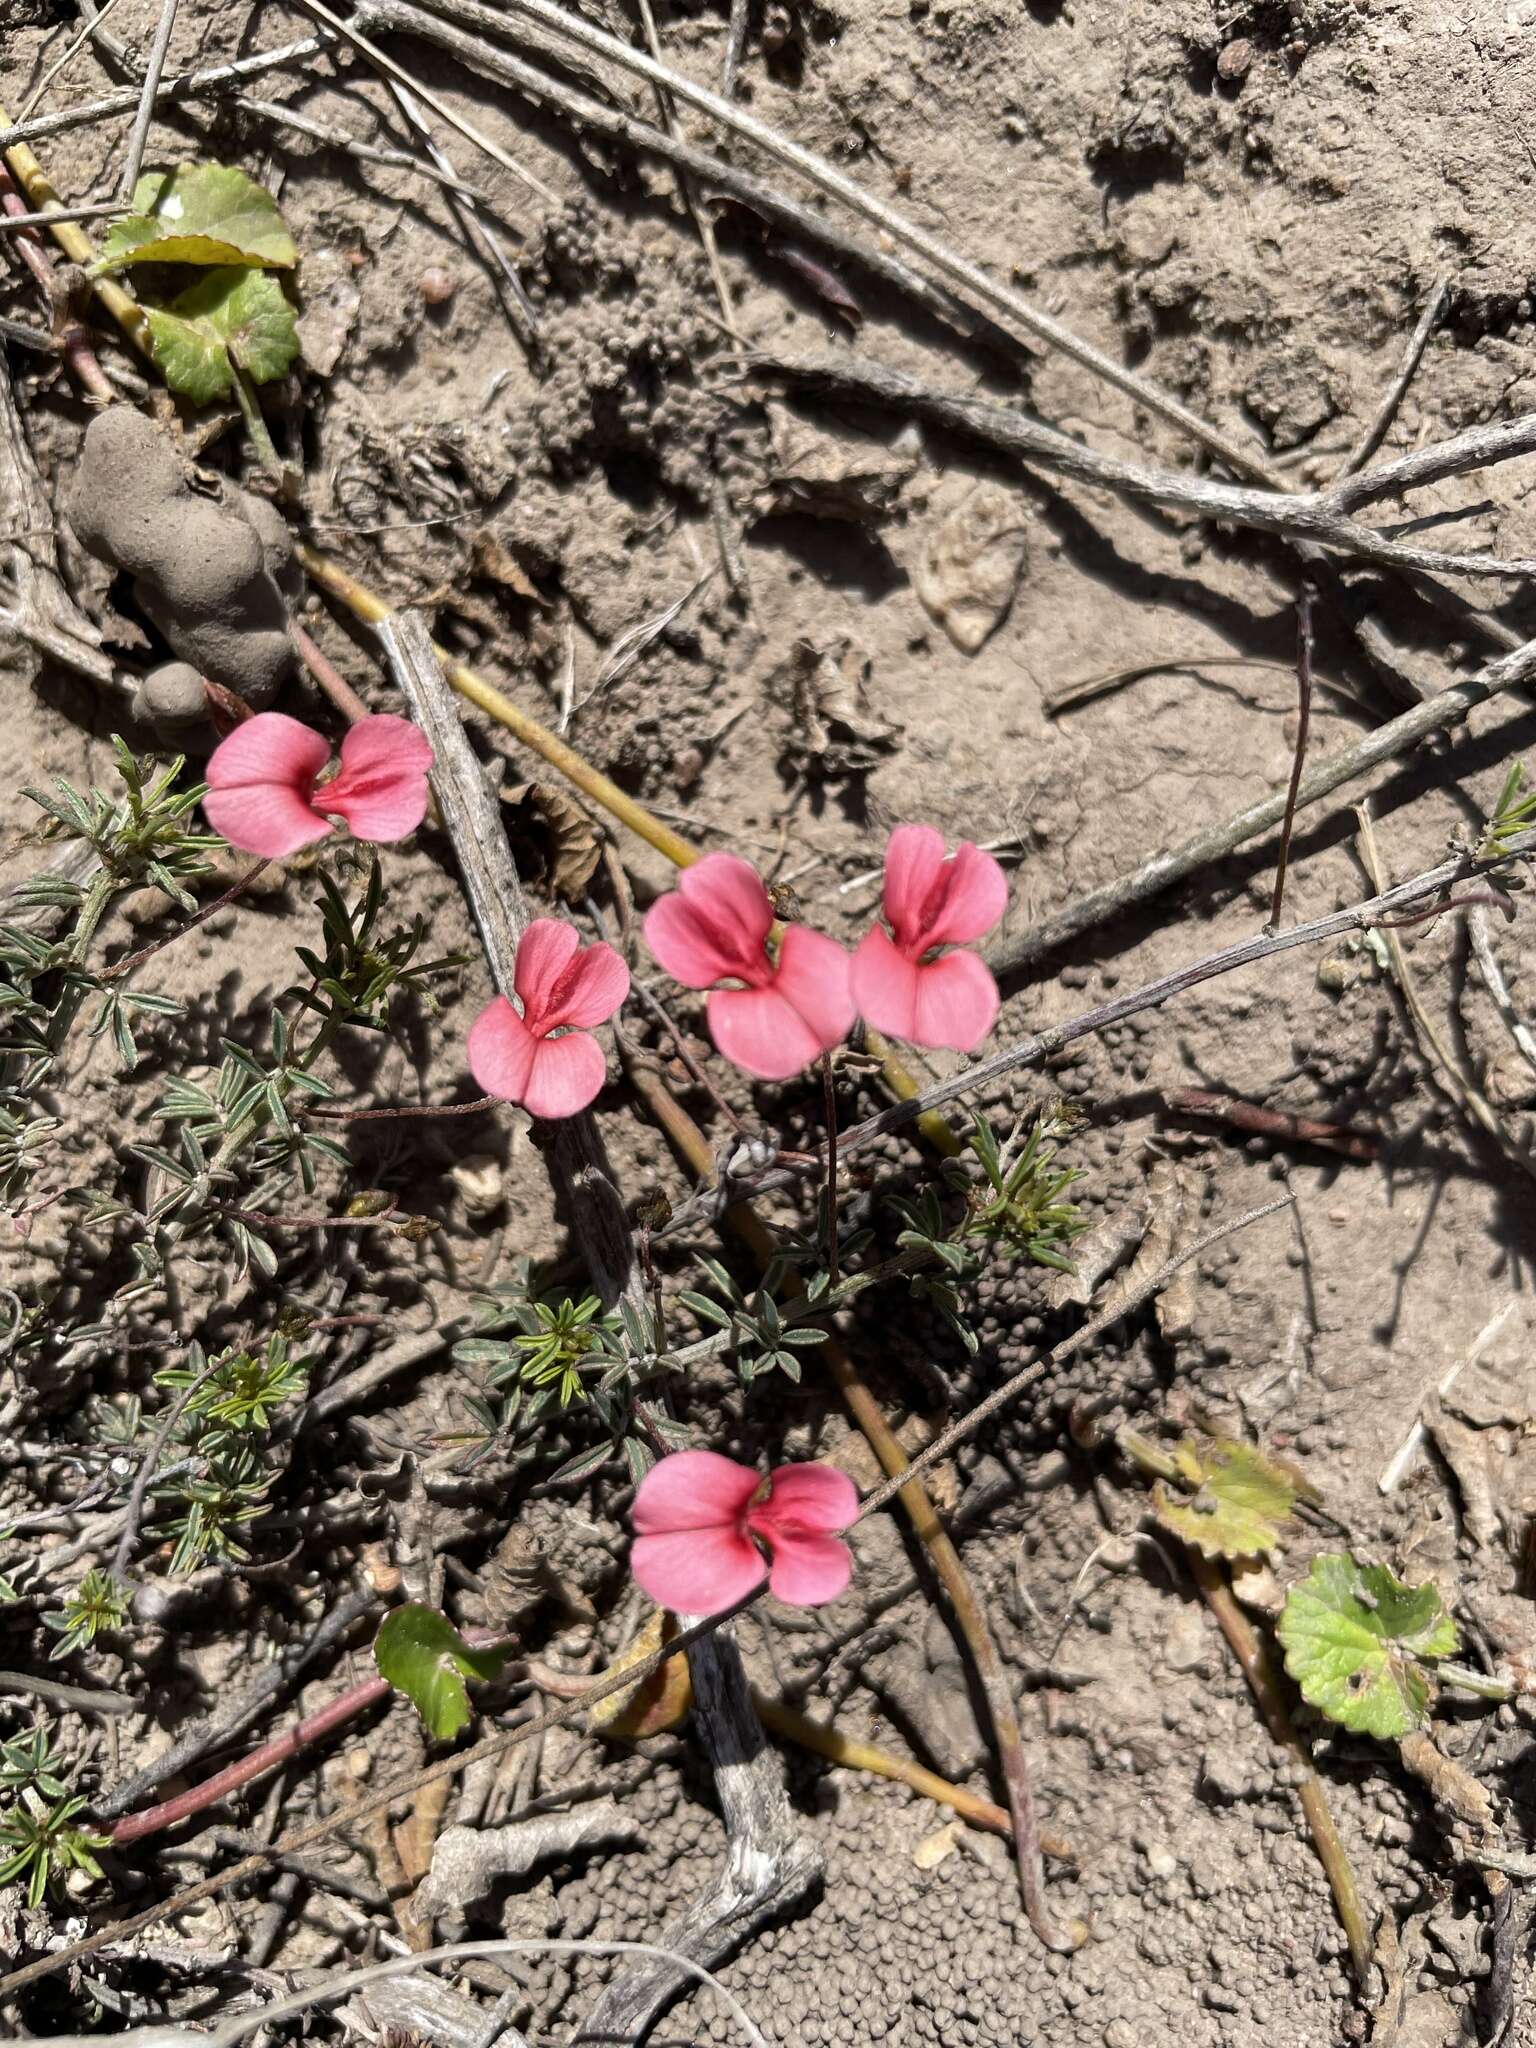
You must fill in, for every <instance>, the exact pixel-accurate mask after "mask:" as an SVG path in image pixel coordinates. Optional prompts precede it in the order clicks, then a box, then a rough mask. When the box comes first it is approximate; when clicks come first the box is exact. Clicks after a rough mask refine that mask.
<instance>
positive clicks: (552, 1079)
mask: <svg viewBox="0 0 1536 2048" xmlns="http://www.w3.org/2000/svg"><path fill="white" fill-rule="evenodd" d="M607 1073H608V1065H607V1062H606V1061H605V1060H604V1058H603V1048H602V1047H601V1046H600V1045H599V1044H598V1042H597V1040H596V1039H595V1038H593V1037H591V1036H590V1035H589V1034H588V1033H587V1032H585V1031H568V1032H567V1033H566V1035H565V1036H564V1038H536V1039H535V1040H534V1041H533V1068H532V1071H531V1072H530V1074H529V1076H528V1085H527V1087H526V1088H525V1089H524V1090H523V1107H524V1109H526V1110H527V1112H528V1114H529V1115H530V1116H542V1117H548V1118H551V1119H553V1118H555V1117H562V1116H576V1115H578V1114H579V1113H580V1111H582V1110H584V1109H585V1108H586V1106H587V1104H588V1103H589V1102H594V1101H596V1099H597V1097H598V1095H599V1094H600V1093H601V1092H602V1086H603V1082H604V1080H605V1079H606V1077H607Z"/></svg>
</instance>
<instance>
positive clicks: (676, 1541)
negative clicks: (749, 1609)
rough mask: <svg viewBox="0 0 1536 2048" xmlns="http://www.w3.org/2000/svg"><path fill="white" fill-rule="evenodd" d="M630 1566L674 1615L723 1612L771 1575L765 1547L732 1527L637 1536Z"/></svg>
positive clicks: (647, 1591) (648, 1593)
mask: <svg viewBox="0 0 1536 2048" xmlns="http://www.w3.org/2000/svg"><path fill="white" fill-rule="evenodd" d="M685 1455H686V1454H685ZM661 1462H662V1464H664V1465H667V1464H670V1463H671V1462H672V1461H671V1459H670V1458H663V1459H662V1461H661ZM653 1469H654V1468H653ZM821 1540H822V1541H823V1542H827V1541H829V1540H831V1539H829V1538H826V1537H823V1538H822V1539H821ZM629 1565H630V1570H631V1571H632V1572H633V1573H634V1575H635V1583H636V1585H638V1586H639V1588H640V1590H641V1592H642V1593H644V1594H645V1595H646V1596H647V1598H648V1599H651V1600H654V1601H655V1602H656V1605H657V1606H658V1607H666V1608H669V1609H670V1610H671V1612H672V1613H673V1614H723V1613H724V1612H725V1610H726V1609H727V1608H728V1607H734V1606H735V1605H736V1602H737V1601H738V1600H744V1599H745V1598H746V1596H747V1594H748V1593H750V1592H752V1591H753V1589H754V1588H755V1587H757V1586H760V1585H761V1584H762V1583H763V1580H764V1579H765V1578H766V1577H767V1576H768V1566H767V1564H766V1563H765V1562H764V1560H763V1557H762V1554H761V1552H759V1551H758V1549H757V1548H756V1546H755V1545H754V1544H753V1543H752V1542H750V1541H749V1539H748V1538H747V1537H745V1536H740V1535H738V1534H737V1533H736V1532H735V1531H734V1530H732V1529H710V1530H708V1531H707V1532H705V1533H703V1534H701V1533H700V1532H699V1531H697V1530H694V1529H687V1530H680V1531H678V1532H677V1533H676V1534H675V1535H666V1536H641V1537H638V1538H637V1539H636V1541H635V1543H634V1544H633V1546H632V1547H631V1549H630V1553H629Z"/></svg>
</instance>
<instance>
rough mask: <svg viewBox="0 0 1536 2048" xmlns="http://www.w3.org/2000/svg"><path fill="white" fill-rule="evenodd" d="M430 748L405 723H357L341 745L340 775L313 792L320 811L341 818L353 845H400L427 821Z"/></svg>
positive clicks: (388, 716) (383, 718)
mask: <svg viewBox="0 0 1536 2048" xmlns="http://www.w3.org/2000/svg"><path fill="white" fill-rule="evenodd" d="M431 766H432V747H431V743H430V742H429V741H428V739H427V736H426V734H425V733H424V732H423V731H422V730H421V728H420V727H419V726H415V725H412V723H411V721H410V720H409V719H408V718H396V717H395V715H394V713H393V712H390V711H381V712H379V713H378V714H377V715H376V716H375V717H372V718H362V719H359V720H358V722H357V724H356V725H354V726H352V727H350V728H349V730H348V732H347V736H346V738H345V739H344V740H343V741H342V743H341V773H340V774H339V775H338V776H337V777H336V779H335V780H334V781H333V782H327V783H325V784H323V785H322V787H321V788H319V789H318V790H316V792H315V803H316V806H317V808H318V809H320V810H323V811H327V812H330V813H332V814H334V815H335V816H336V817H339V818H345V819H346V821H347V828H348V830H349V831H350V832H351V834H352V836H353V838H354V839H368V840H379V841H388V840H394V839H404V838H405V836H406V834H407V833H409V832H414V831H415V830H416V827H417V826H418V825H419V824H420V823H421V821H422V819H423V818H424V817H425V816H426V815H427V770H428V769H429V768H430V767H431Z"/></svg>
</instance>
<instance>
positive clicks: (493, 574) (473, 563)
mask: <svg viewBox="0 0 1536 2048" xmlns="http://www.w3.org/2000/svg"><path fill="white" fill-rule="evenodd" d="M469 570H470V574H471V575H472V576H482V577H484V578H485V579H486V580H487V581H488V582H491V583H499V584H500V585H501V586H502V588H503V589H504V590H510V591H511V592H512V594H513V595H514V596H515V597H525V598H527V600H528V602H529V603H530V604H536V605H538V606H540V607H541V608H542V609H543V610H544V611H548V609H549V599H548V598H547V597H546V596H545V595H544V593H543V592H542V591H541V590H540V589H539V587H538V585H537V584H536V583H535V582H534V581H533V580H532V578H531V577H530V576H529V574H528V572H527V570H526V569H525V568H524V567H523V565H522V563H521V562H519V560H518V559H517V557H516V555H514V554H513V552H512V550H511V549H510V548H509V547H508V546H507V545H506V544H505V542H503V541H500V540H498V539H497V538H496V535H495V534H494V533H492V531H491V529H490V528H489V527H488V526H482V527H481V529H480V531H479V532H478V533H477V534H475V536H474V537H473V539H472V540H471V541H470V544H469Z"/></svg>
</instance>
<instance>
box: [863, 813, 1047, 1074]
mask: <svg viewBox="0 0 1536 2048" xmlns="http://www.w3.org/2000/svg"><path fill="white" fill-rule="evenodd" d="M1007 907H1008V881H1007V877H1006V876H1005V875H1004V873H1003V871H1002V869H1001V868H1000V867H999V866H998V864H997V862H996V861H995V860H994V859H993V858H992V856H991V854H989V853H983V852H982V851H981V849H980V847H978V846H973V845H972V844H971V842H970V841H969V840H968V839H967V840H962V842H961V843H960V845H959V846H957V847H956V848H955V850H954V852H953V853H952V854H950V855H949V856H948V857H947V858H946V856H945V852H944V835H943V833H942V832H936V831H935V830H934V829H933V827H932V826H931V825H898V826H897V827H896V830H895V831H894V832H893V833H892V834H891V837H890V843H889V844H888V846H887V847H886V850H885V900H884V910H885V921H886V923H887V924H888V925H889V926H890V932H889V934H887V933H886V932H885V930H884V929H883V928H882V927H881V926H880V925H878V924H877V925H875V926H874V927H873V928H872V929H871V930H870V931H867V932H866V933H865V934H864V937H863V938H862V939H861V940H860V941H859V944H858V947H857V949H856V950H855V952H854V956H853V971H852V986H853V998H854V1001H855V1003H856V1004H857V1006H858V1011H859V1015H860V1016H861V1017H863V1019H864V1021H865V1022H866V1023H867V1024H872V1025H873V1026H874V1028H875V1029H876V1031H882V1032H884V1033H885V1035H886V1037H888V1038H900V1039H904V1040H905V1041H906V1043H907V1044H908V1045H929V1046H950V1047H952V1048H953V1049H954V1050H955V1051H956V1052H974V1051H975V1050H976V1048H977V1046H978V1045H980V1043H981V1041H982V1040H983V1039H984V1038H985V1037H986V1035H987V1033H988V1032H989V1031H990V1030H991V1029H992V1026H993V1023H994V1022H995V1020H996V1017H997V1005H998V995H997V983H996V982H995V981H994V980H993V979H992V976H991V974H990V973H989V972H988V970H987V968H986V966H985V965H984V963H983V962H982V960H981V959H980V957H979V956H978V955H977V954H975V953H965V952H956V953H938V952H937V951H936V949H937V948H939V947H941V946H964V945H965V944H966V943H967V942H968V941H971V940H974V939H979V938H982V937H984V936H985V935H986V933H988V932H989V931H991V929H992V927H993V925H995V924H996V923H997V922H998V920H999V919H1000V918H1001V916H1002V914H1003V912H1004V911H1005V910H1006V909H1007Z"/></svg>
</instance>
